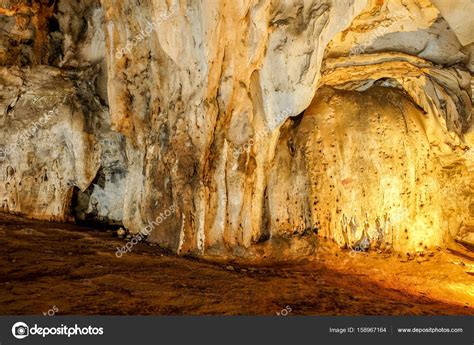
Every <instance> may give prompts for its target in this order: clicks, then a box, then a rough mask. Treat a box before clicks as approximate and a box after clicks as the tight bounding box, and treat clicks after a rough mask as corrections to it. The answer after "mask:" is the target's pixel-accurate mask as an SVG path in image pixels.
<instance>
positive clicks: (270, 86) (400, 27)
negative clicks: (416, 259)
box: [0, 0, 474, 258]
mask: <svg viewBox="0 0 474 345" xmlns="http://www.w3.org/2000/svg"><path fill="white" fill-rule="evenodd" d="M472 6H474V5H473V4H472V2H470V1H468V0H466V1H464V0H463V1H459V5H456V6H449V5H448V4H447V2H446V1H442V0H439V1H435V0H433V1H429V0H411V1H401V0H400V1H399V0H393V1H381V0H370V1H369V0H345V1H339V0H337V1H336V0H311V1H280V0H259V1H257V0H245V1H244V0H243V1H203V2H186V1H177V0H174V1H158V0H156V1H155V0H153V1H152V0H148V1H133V0H128V1H120V2H117V1H112V0H101V1H100V2H99V1H95V0H88V1H84V2H82V1H81V2H80V3H79V2H77V3H76V2H72V1H71V2H69V1H63V0H58V1H38V2H34V4H32V3H31V2H29V1H5V0H4V1H0V23H1V25H2V27H4V28H5V29H4V30H3V31H2V33H1V34H0V35H1V36H0V64H1V65H3V67H1V69H0V114H2V115H3V117H2V120H1V121H2V122H1V125H0V131H1V132H2V134H3V136H2V139H1V140H3V142H0V144H1V145H3V148H2V150H1V153H2V154H3V159H2V161H1V162H0V164H1V165H0V171H1V175H0V176H1V177H0V196H1V198H2V200H3V202H2V206H3V210H4V211H7V212H15V213H19V214H23V215H25V216H29V217H34V218H40V219H51V220H61V221H64V220H71V219H72V218H75V219H76V220H84V221H99V222H106V223H113V224H119V223H122V224H123V225H124V226H125V227H126V228H127V229H128V230H129V231H130V232H132V233H138V232H143V230H144V229H145V230H146V232H147V233H150V236H149V237H148V240H150V241H153V242H157V243H159V244H160V245H162V246H165V247H168V248H170V249H172V250H173V251H175V252H178V253H195V254H201V255H202V254H204V255H206V254H209V255H237V256H274V257H280V258H281V257H292V256H302V255H306V254H309V253H312V252H313V251H314V250H315V249H316V248H317V238H318V236H323V237H327V238H330V239H332V240H334V241H335V242H336V243H338V244H339V245H340V246H341V247H349V248H358V249H361V250H366V249H369V248H380V249H385V250H392V249H393V250H397V251H422V250H426V249H429V248H432V247H434V246H443V245H445V244H446V243H449V242H450V241H452V240H453V239H454V238H456V236H458V234H459V233H460V230H461V229H464V228H465V226H466V224H471V223H472V221H473V218H472V217H473V214H472V212H470V211H469V210H470V208H472V207H471V206H472V205H473V204H474V200H473V189H474V177H473V162H474V154H473V153H472V152H473V146H474V136H473V134H472V133H473V129H472V123H473V120H472V73H473V61H474V60H473V58H474V50H473V49H474V48H473V47H474V46H473V41H474V37H473V36H472V35H473V30H471V29H472V25H473V20H472V18H469V15H468V14H469V9H472ZM470 13H472V11H471V12H470ZM55 110H57V111H56V112H55ZM48 111H53V113H54V116H51V117H50V118H48V120H47V121H46V122H45V123H44V124H42V125H41V126H40V125H38V126H37V127H38V128H36V129H35V130H33V132H34V133H30V132H28V133H29V134H28V137H27V138H26V139H25V140H23V141H21V143H20V144H19V145H17V146H16V148H15V150H11V147H9V145H10V146H11V139H10V136H11V135H12V134H14V133H22V131H25V130H27V129H28V128H29V127H31V126H32V124H33V123H34V122H35V121H39V120H40V118H41V116H43V113H45V112H46V113H48ZM24 133H25V132H24ZM8 148H10V150H7V149H8Z"/></svg>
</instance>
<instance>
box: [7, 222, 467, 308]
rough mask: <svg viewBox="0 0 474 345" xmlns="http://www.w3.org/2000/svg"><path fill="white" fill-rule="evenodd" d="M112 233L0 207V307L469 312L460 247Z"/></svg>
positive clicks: (464, 252)
mask: <svg viewBox="0 0 474 345" xmlns="http://www.w3.org/2000/svg"><path fill="white" fill-rule="evenodd" d="M112 234H113V232H112V231H98V230H94V229H90V228H85V227H80V226H76V225H63V224H52V223H43V222H36V221H29V220H24V219H21V218H17V217H13V216H8V215H3V214H0V314H18V315H20V314H21V315H26V314H28V315H29V314H39V315H41V314H44V315H53V314H59V315H71V314H73V315H79V314H81V315H82V314H111V315H150V314H153V315H163V314H164V315H177V314H179V315H188V314H191V315H197V314H258V315H277V314H281V315H401V314H411V315H413V314H417V315H426V314H429V315H432V314H441V315H445V314H470V315H474V276H473V275H474V265H473V264H474V257H473V255H472V252H469V251H465V250H464V249H463V248H462V247H459V248H456V249H455V250H451V251H441V250H439V251H435V252H434V253H431V254H430V255H425V256H418V257H410V258H406V257H403V258H401V257H398V256H396V255H387V254H377V253H373V254H366V253H357V254H356V253H347V252H346V253H339V254H338V255H337V256H336V254H335V252H334V251H333V250H321V251H320V253H319V254H318V255H317V256H315V257H313V258H311V259H310V260H304V261H299V262H291V263H285V264H272V265H269V264H267V265H265V264H258V265H257V264H253V265H244V264H242V263H235V262H232V263H216V262H208V261H204V260H197V259H192V258H183V257H177V256H174V255H170V254H167V253H166V252H165V251H163V250H161V249H159V248H158V247H156V246H150V245H147V244H142V243H139V244H138V245H136V246H135V247H134V248H133V251H132V252H131V253H126V254H124V255H123V256H122V257H121V258H117V257H116V255H115V253H116V247H118V246H122V245H124V244H125V242H126V240H123V239H118V238H115V237H113V236H112ZM329 247H330V246H327V248H329ZM322 248H326V247H325V246H322Z"/></svg>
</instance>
